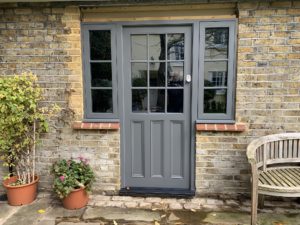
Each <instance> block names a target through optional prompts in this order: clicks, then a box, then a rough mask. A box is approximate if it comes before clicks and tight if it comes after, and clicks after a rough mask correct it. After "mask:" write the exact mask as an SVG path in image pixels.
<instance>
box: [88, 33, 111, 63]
mask: <svg viewBox="0 0 300 225" xmlns="http://www.w3.org/2000/svg"><path fill="white" fill-rule="evenodd" d="M110 45H111V41H110V31H109V30H91V31H90V48H91V49H90V52H91V60H111V46H110Z"/></svg>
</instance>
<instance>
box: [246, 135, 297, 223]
mask: <svg viewBox="0 0 300 225" xmlns="http://www.w3.org/2000/svg"><path fill="white" fill-rule="evenodd" d="M247 157H248V161H249V163H250V164H251V170H252V179H251V180H252V196H251V203H252V207H251V225H256V223H257V206H258V195H259V194H260V195H261V196H262V198H260V199H261V201H262V204H263V195H271V196H282V197H300V166H299V162H300V133H285V134H275V135H268V136H265V137H261V138H258V139H256V140H254V141H252V142H251V143H250V144H249V145H248V147H247Z"/></svg>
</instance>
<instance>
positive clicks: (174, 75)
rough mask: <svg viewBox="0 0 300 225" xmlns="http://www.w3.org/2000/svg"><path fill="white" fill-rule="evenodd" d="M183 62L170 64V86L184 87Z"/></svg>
mask: <svg viewBox="0 0 300 225" xmlns="http://www.w3.org/2000/svg"><path fill="white" fill-rule="evenodd" d="M183 71H184V68H183V62H172V63H168V86H169V87H182V86H183Z"/></svg>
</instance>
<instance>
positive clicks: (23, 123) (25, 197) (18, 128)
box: [0, 73, 57, 205]
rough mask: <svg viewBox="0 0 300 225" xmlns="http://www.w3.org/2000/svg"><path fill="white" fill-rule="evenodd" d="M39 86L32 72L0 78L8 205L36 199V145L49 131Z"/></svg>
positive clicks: (1, 156)
mask: <svg viewBox="0 0 300 225" xmlns="http://www.w3.org/2000/svg"><path fill="white" fill-rule="evenodd" d="M42 99H43V98H42V89H41V88H40V87H39V85H38V83H37V77H36V76H34V75H33V74H31V73H26V74H22V75H20V76H13V77H12V76H7V77H0V160H1V161H2V163H3V165H4V166H8V167H9V168H10V174H9V175H7V176H6V178H5V179H4V181H3V185H4V187H5V188H6V191H7V198H8V203H9V204H10V205H24V204H29V203H31V202H32V201H34V200H35V198H36V195H37V186H38V181H39V176H37V174H36V166H35V158H36V144H37V140H38V138H39V136H40V134H41V133H44V132H46V131H47V130H48V123H47V121H46V118H47V117H48V115H47V113H50V114H51V113H54V111H55V110H56V108H57V107H56V106H54V107H53V108H52V107H51V109H50V108H41V107H39V104H40V102H41V101H42Z"/></svg>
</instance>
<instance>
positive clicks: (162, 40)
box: [149, 34, 166, 60]
mask: <svg viewBox="0 0 300 225" xmlns="http://www.w3.org/2000/svg"><path fill="white" fill-rule="evenodd" d="M165 55H166V35H165V34H156V35H149V60H164V59H165V58H166V56H165Z"/></svg>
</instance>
